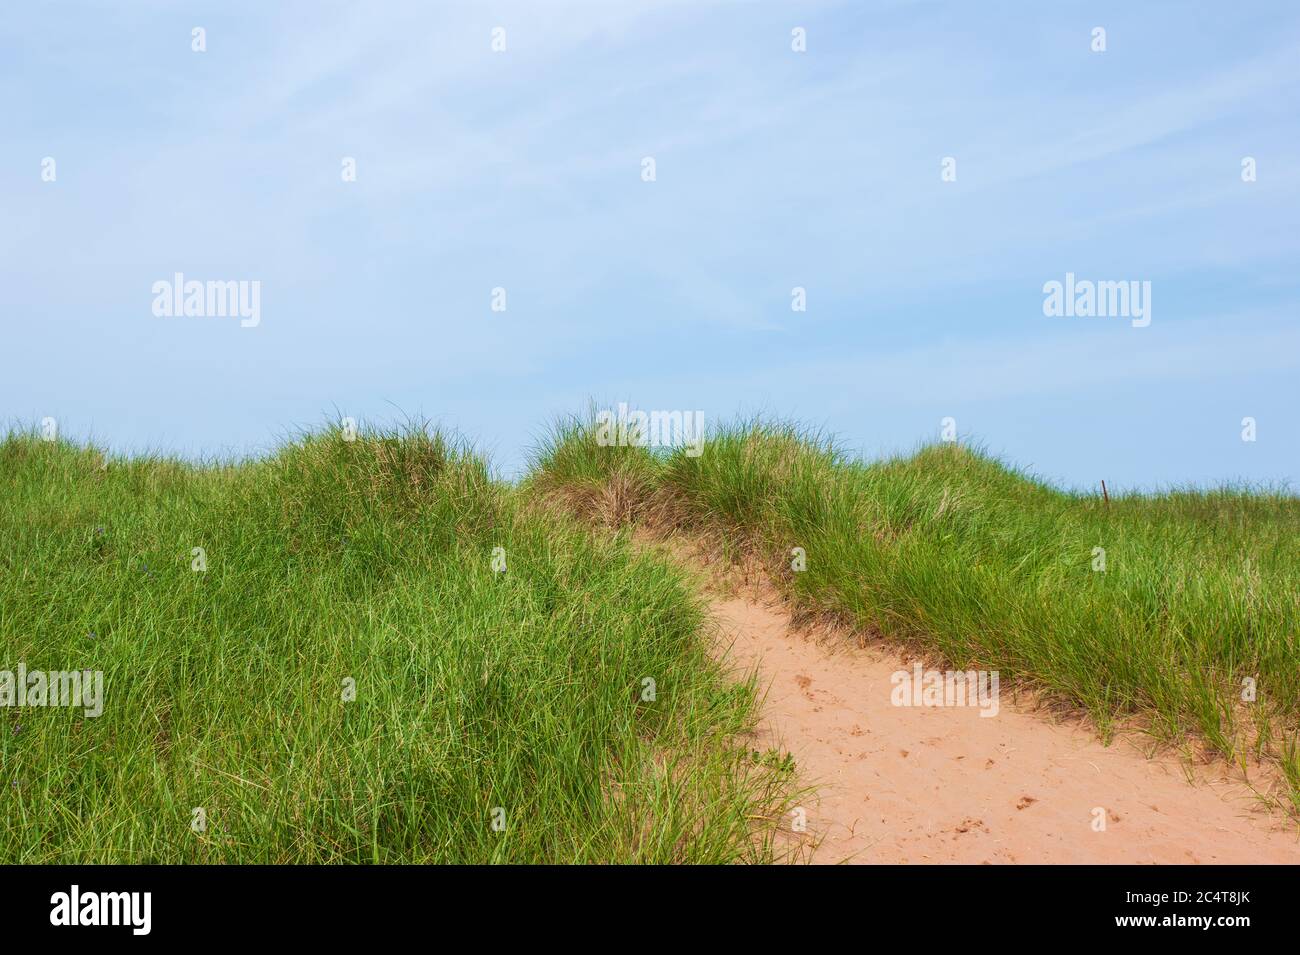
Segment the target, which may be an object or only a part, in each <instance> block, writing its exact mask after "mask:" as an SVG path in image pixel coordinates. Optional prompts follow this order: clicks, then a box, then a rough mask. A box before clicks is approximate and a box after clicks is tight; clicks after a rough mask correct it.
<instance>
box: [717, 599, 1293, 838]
mask: <svg viewBox="0 0 1300 955" xmlns="http://www.w3.org/2000/svg"><path fill="white" fill-rule="evenodd" d="M713 609H714V613H715V616H716V618H717V620H718V623H719V626H720V634H719V636H720V639H721V641H722V645H723V646H722V648H723V649H726V650H729V652H730V658H731V660H732V661H733V662H734V663H737V664H739V665H741V666H742V667H746V668H749V667H753V666H757V667H758V669H759V672H760V674H761V679H762V682H763V684H764V685H766V686H768V687H769V690H768V696H767V701H766V705H765V707H764V719H763V724H762V725H761V726H760V728H759V738H758V739H756V740H754V745H755V748H757V749H760V750H761V749H766V748H768V747H777V748H779V749H782V750H788V751H789V752H791V753H792V754H793V755H794V757H795V759H796V761H797V765H798V770H799V773H800V777H801V778H802V779H803V780H805V781H807V782H810V783H815V784H817V786H818V795H817V797H816V798H815V800H813V801H812V802H811V804H809V805H807V806H805V807H804V808H805V809H806V811H807V829H808V833H809V836H805V837H796V836H791V837H790V838H803V839H809V838H820V839H821V843H820V845H819V847H818V848H817V849H816V851H815V852H814V854H813V857H812V858H813V861H815V862H823V863H831V862H840V861H850V862H909V863H936V862H961V863H983V862H990V863H1001V862H1024V863H1030V862H1056V863H1071V862H1072V863H1152V862H1157V863H1300V835H1297V827H1296V826H1295V825H1294V824H1289V823H1287V822H1286V820H1285V819H1283V818H1281V817H1279V816H1278V815H1275V814H1271V813H1269V812H1267V811H1266V810H1264V809H1263V808H1262V807H1261V804H1260V801H1259V799H1258V797H1257V796H1256V795H1255V794H1254V793H1252V792H1251V790H1250V789H1249V788H1248V787H1247V786H1246V785H1245V784H1244V783H1243V782H1241V781H1240V780H1239V779H1234V778H1232V777H1231V775H1230V774H1231V770H1230V768H1229V767H1228V766H1226V765H1223V764H1221V765H1215V766H1208V767H1205V766H1197V767H1195V769H1194V770H1193V769H1191V768H1190V767H1189V766H1188V764H1187V762H1186V761H1185V760H1182V759H1180V758H1178V757H1177V756H1176V755H1166V756H1160V757H1157V758H1155V759H1147V758H1146V757H1145V756H1144V755H1143V754H1142V753H1141V752H1139V751H1138V749H1137V748H1136V746H1134V745H1133V744H1132V743H1130V742H1125V741H1123V740H1121V741H1117V742H1116V743H1114V744H1113V745H1111V746H1110V747H1106V746H1103V745H1102V744H1101V743H1100V742H1098V740H1097V738H1096V736H1095V734H1094V733H1092V732H1091V731H1090V730H1088V729H1087V728H1085V727H1079V726H1070V725H1063V724H1055V723H1052V722H1051V721H1050V720H1049V719H1048V718H1047V717H1046V716H1044V715H1042V714H1037V713H1030V712H1024V711H1018V710H1017V709H1016V708H1015V706H1014V705H1013V704H1012V702H1011V697H1012V694H1011V692H1010V691H1009V689H1008V688H1006V687H1003V688H1002V692H1001V705H1000V710H999V713H998V715H997V716H995V717H981V716H980V715H979V710H978V709H976V708H973V707H942V708H940V707H904V706H894V705H892V703H891V702H890V692H891V690H892V688H893V687H892V684H891V681H890V676H891V674H893V673H894V672H895V671H897V670H900V669H906V670H910V669H911V665H910V664H909V663H907V662H905V661H904V658H903V657H902V656H901V655H898V654H897V653H895V652H893V651H892V650H891V649H890V648H887V647H881V646H878V645H874V644H873V645H871V646H869V647H868V648H867V649H858V648H855V647H853V646H851V645H845V644H844V641H842V640H841V641H839V642H838V645H837V644H836V642H835V641H834V640H830V641H826V640H823V641H819V640H817V639H816V638H815V637H812V636H809V635H808V634H807V633H800V632H797V631H795V630H793V629H792V628H791V625H790V624H791V621H790V616H789V614H788V613H787V612H786V611H785V609H784V608H783V607H782V606H780V604H779V603H777V602H776V601H771V602H770V603H763V602H759V601H758V600H757V599H755V598H748V597H717V598H715V599H714V602H713ZM1189 773H1190V774H1191V775H1192V776H1193V777H1194V779H1193V780H1192V781H1190V782H1189V779H1188V775H1189ZM1237 775H1238V776H1239V775H1240V774H1239V773H1238V774H1237ZM1099 807H1100V808H1101V809H1104V811H1105V816H1106V825H1105V831H1101V832H1099V831H1096V830H1095V829H1094V818H1095V816H1094V809H1097V808H1099ZM787 825H789V822H788V821H787Z"/></svg>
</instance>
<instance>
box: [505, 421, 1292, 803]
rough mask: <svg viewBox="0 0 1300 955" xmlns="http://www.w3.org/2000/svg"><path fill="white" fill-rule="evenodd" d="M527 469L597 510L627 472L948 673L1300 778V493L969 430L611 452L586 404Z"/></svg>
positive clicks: (786, 433)
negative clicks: (970, 438)
mask: <svg viewBox="0 0 1300 955" xmlns="http://www.w3.org/2000/svg"><path fill="white" fill-rule="evenodd" d="M530 482H531V484H532V485H533V486H535V487H536V488H538V489H539V490H540V491H542V492H543V493H547V494H552V495H555V494H559V495H561V496H563V497H565V498H566V500H567V502H569V503H573V502H578V503H579V504H580V505H584V506H585V507H587V508H588V509H598V508H599V505H600V503H601V502H602V501H603V500H605V499H606V498H608V496H609V495H608V494H607V493H603V492H602V490H601V488H602V486H607V485H611V484H612V485H617V486H619V487H622V488H624V489H626V490H627V493H629V494H635V495H640V497H641V500H640V501H637V502H632V503H624V504H623V505H621V511H622V512H623V513H625V514H632V515H636V514H639V513H647V514H652V515H657V516H658V517H660V518H663V519H666V520H668V522H669V523H670V524H671V525H673V526H680V527H685V528H688V529H691V530H694V531H704V532H709V533H711V534H712V536H713V537H714V539H715V540H719V541H721V542H722V543H723V545H724V546H725V547H728V548H730V549H731V550H732V551H744V552H748V553H756V554H758V555H761V557H763V558H765V559H766V561H767V563H768V566H769V567H770V568H771V569H772V571H773V574H774V577H775V579H776V580H777V582H778V584H779V585H780V586H781V587H783V588H784V590H785V591H786V593H787V594H788V596H789V597H790V598H791V599H792V600H793V601H794V602H795V603H797V604H798V605H799V606H800V607H802V608H804V609H807V610H809V611H812V612H825V613H830V614H833V615H835V616H837V617H839V618H841V619H844V620H847V621H848V622H850V623H852V624H853V625H855V626H858V627H860V628H863V629H872V630H878V631H879V632H882V633H883V634H884V635H886V636H887V637H891V638H895V639H898V640H900V641H906V642H907V643H909V644H910V645H912V646H916V647H919V648H923V649H925V650H928V651H929V652H931V653H932V654H936V653H937V654H939V655H941V656H942V657H943V658H944V659H946V660H947V661H949V662H950V663H951V664H952V665H953V666H954V667H955V668H959V669H997V670H1000V671H1001V673H1002V676H1003V679H1012V678H1015V679H1019V680H1021V681H1024V682H1025V683H1028V684H1032V685H1034V686H1035V687H1037V688H1039V689H1040V690H1042V691H1045V692H1046V693H1047V694H1048V695H1049V696H1050V697H1052V698H1055V699H1057V700H1060V701H1065V702H1068V703H1070V704H1072V705H1075V706H1078V707H1082V708H1085V709H1086V710H1087V711H1088V712H1089V713H1090V714H1091V716H1092V717H1093V718H1094V719H1095V720H1096V722H1097V724H1098V726H1099V728H1100V731H1101V733H1102V735H1103V736H1109V735H1110V734H1111V733H1112V732H1113V729H1114V727H1115V722H1116V720H1119V719H1123V718H1127V717H1132V716H1139V717H1141V718H1142V721H1143V722H1144V724H1145V725H1146V726H1147V728H1149V729H1150V730H1151V731H1152V732H1154V733H1155V734H1157V735H1158V736H1160V737H1162V738H1166V739H1187V738H1196V739H1203V740H1206V741H1208V742H1209V743H1210V744H1211V745H1212V746H1213V747H1215V748H1217V749H1218V750H1219V751H1220V752H1222V753H1223V754H1225V755H1229V756H1243V755H1245V754H1247V753H1250V752H1252V751H1254V752H1262V753H1266V754H1268V755H1269V756H1270V757H1271V758H1274V759H1277V760H1278V761H1279V762H1280V763H1281V764H1282V768H1283V769H1284V771H1286V772H1287V774H1288V775H1289V776H1290V777H1291V779H1292V782H1293V785H1294V784H1295V783H1296V781H1297V780H1300V770H1297V769H1296V766H1297V765H1300V763H1298V762H1297V758H1296V755H1295V754H1296V751H1297V749H1296V741H1295V740H1296V737H1295V731H1296V727H1297V724H1298V723H1300V499H1297V498H1296V497H1293V496H1287V495H1285V494H1282V493H1276V492H1271V491H1250V490H1244V489H1220V490H1207V491H1196V490H1177V491H1173V492H1170V493H1165V494H1158V495H1137V494H1133V495H1125V496H1120V497H1112V498H1111V499H1110V502H1109V503H1108V504H1107V503H1105V502H1104V501H1103V500H1102V498H1101V495H1100V494H1097V495H1095V496H1093V495H1082V494H1077V493H1067V492H1064V491H1061V490H1058V489H1055V488H1053V487H1050V486H1047V485H1045V484H1043V483H1041V482H1038V481H1036V480H1033V479H1031V478H1029V477H1027V476H1025V475H1023V474H1020V473H1017V472H1016V471H1014V470H1011V469H1009V468H1007V467H1005V466H1004V465H1002V464H1001V463H999V462H997V461H995V460H992V459H990V458H989V457H987V456H985V455H983V454H981V453H978V452H976V451H971V450H968V449H966V448H963V447H959V446H955V445H938V446H931V447H926V448H923V449H921V450H920V451H918V452H917V453H915V454H913V455H910V456H906V457H898V458H894V459H891V460H886V461H880V462H876V463H865V462H862V461H858V460H854V459H851V458H850V457H848V456H846V455H844V454H842V453H840V452H838V451H837V450H836V449H835V448H834V447H833V446H832V445H831V444H830V443H829V442H828V441H826V440H825V439H823V438H822V437H820V436H818V435H815V434H809V433H806V432H804V431H802V430H800V429H798V428H796V427H791V426H785V425H780V424H775V425H774V424H765V423H761V422H742V423H740V424H737V425H734V426H731V427H727V428H724V429H721V430H720V431H719V432H718V433H716V434H714V435H712V436H711V437H710V439H709V440H708V442H707V443H706V445H705V447H704V450H703V453H702V454H701V455H700V456H698V457H690V456H687V455H686V454H685V453H683V452H682V451H680V450H679V451H675V452H662V451H659V452H651V451H647V450H644V449H638V448H612V447H601V446H599V445H598V443H597V442H596V440H595V435H594V431H593V430H592V425H591V422H590V421H589V420H585V419H571V420H569V421H566V422H564V423H562V424H561V426H560V427H558V428H557V429H556V430H555V432H554V434H553V435H552V437H551V439H550V440H549V441H547V442H546V443H545V444H544V445H543V446H542V447H541V448H540V449H539V451H538V452H537V455H536V460H535V473H534V475H533V476H532V477H531V479H530ZM580 509H581V508H580ZM795 547H802V548H803V549H804V550H805V552H806V555H807V558H806V559H807V569H806V570H805V571H803V572H795V571H794V570H792V560H793V558H792V557H791V550H792V548H795ZM1094 548H1103V549H1104V551H1105V570H1104V572H1102V571H1100V570H1095V569H1094V561H1095V559H1096V557H1097V556H1099V555H1097V554H1096V553H1095V552H1094ZM1098 566H1099V565H1098ZM1246 678H1251V679H1254V680H1255V681H1256V700H1255V702H1253V703H1247V702H1244V701H1243V700H1242V691H1243V680H1245V679H1246Z"/></svg>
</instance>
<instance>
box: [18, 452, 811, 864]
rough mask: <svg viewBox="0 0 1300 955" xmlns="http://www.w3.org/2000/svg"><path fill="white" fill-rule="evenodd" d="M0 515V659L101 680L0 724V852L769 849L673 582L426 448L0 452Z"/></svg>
mask: <svg viewBox="0 0 1300 955" xmlns="http://www.w3.org/2000/svg"><path fill="white" fill-rule="evenodd" d="M0 499H2V500H3V506H2V507H0V669H9V670H15V669H16V668H17V666H18V664H20V663H23V664H25V665H26V667H27V668H28V669H29V670H32V669H45V670H80V669H82V668H89V669H92V670H101V671H103V673H104V680H105V694H104V711H103V714H102V715H101V716H99V717H97V718H92V717H88V716H86V715H85V714H84V713H83V711H82V710H81V709H79V708H78V709H68V708H6V709H0V862H3V863H54V862H64V863H67V862H105V863H107V862H128V863H137V862H138V863H155V862H166V863H171V862H241V863H243V862H267V863H272V862H301V863H315V862H410V863H423V862H470V863H484V862H525V863H533V862H733V861H744V860H752V861H764V860H766V859H769V858H771V857H772V853H773V847H772V841H771V829H772V827H771V826H770V825H768V824H767V821H768V820H771V819H772V818H774V817H775V816H776V815H778V814H780V813H781V812H782V811H784V809H785V805H786V803H785V800H786V799H787V798H788V797H789V795H790V793H791V791H792V789H791V786H792V780H791V778H790V774H789V773H788V772H775V771H772V770H771V769H766V768H764V767H763V766H762V765H760V764H759V763H758V762H756V761H755V760H754V759H753V757H752V754H749V753H747V752H746V751H745V750H743V749H742V748H740V747H739V746H738V745H737V743H736V740H737V738H738V734H740V733H742V732H744V731H745V730H746V729H747V728H748V727H750V726H751V725H752V722H753V720H754V718H755V687H754V685H753V682H752V680H749V681H747V680H744V679H740V680H737V679H735V678H734V677H732V676H729V675H728V674H726V673H724V672H723V670H722V669H721V668H720V667H719V665H717V664H716V663H714V662H713V661H711V660H710V658H709V657H708V655H707V654H706V653H705V650H704V641H703V640H702V639H701V633H702V630H701V628H702V627H703V626H704V621H705V618H704V612H703V609H702V607H701V605H700V603H699V602H698V599H697V598H696V597H695V596H694V595H693V594H692V593H691V591H690V590H689V588H688V586H687V584H686V583H685V581H684V579H683V577H682V576H681V574H680V572H679V571H678V570H677V569H675V568H673V567H672V566H670V565H668V564H666V563H665V562H663V561H662V560H661V559H657V558H654V557H651V556H646V555H639V554H637V553H636V552H635V551H633V550H632V549H631V547H630V546H629V544H628V542H627V541H626V540H625V539H623V538H621V537H617V536H616V537H613V538H605V539H596V538H593V536H592V535H591V534H589V533H588V532H586V531H585V530H584V529H583V528H581V527H579V526H578V525H577V524H576V522H573V521H572V520H571V519H570V518H568V517H567V516H561V515H557V514H555V513H553V512H551V511H548V510H546V509H544V508H541V507H539V506H537V504H536V502H535V501H533V500H532V499H531V498H530V496H529V495H525V494H523V493H520V492H519V491H518V490H517V489H514V488H511V487H508V486H505V485H502V484H500V483H498V482H495V481H494V480H492V479H491V477H490V475H489V471H488V468H487V466H486V465H485V463H484V462H483V461H482V460H480V459H479V458H478V457H476V456H475V455H474V454H473V453H471V452H470V451H469V450H467V449H466V448H464V447H462V446H460V445H459V444H457V443H456V442H454V441H450V440H448V439H445V438H443V437H441V436H439V435H430V434H428V433H426V432H425V431H424V430H423V429H421V428H414V429H409V430H407V431H406V432H404V433H401V434H364V435H362V436H361V437H360V438H358V439H357V440H356V441H352V442H349V441H345V440H343V437H342V435H341V434H340V432H338V431H337V430H328V431H325V432H323V433H319V434H315V435H309V436H305V437H303V438H302V439H300V440H298V441H295V442H293V443H291V444H289V445H287V446H285V447H284V448H283V449H281V450H280V451H279V452H278V453H276V454H274V455H273V456H271V457H269V458H267V459H264V460H257V461H246V462H240V463H235V464H221V465H218V464H212V465H206V466H194V465H188V464H184V463H179V462H176V461H171V460H165V459H157V458H138V459H130V460H127V459H113V460H106V459H105V458H104V457H103V456H102V455H101V454H100V453H99V452H98V451H96V450H95V449H93V448H90V447H78V446H73V445H70V444H67V443H46V442H43V441H40V440H39V439H37V437H36V436H35V435H33V434H30V433H11V434H10V435H9V436H8V437H7V438H6V439H5V440H4V441H3V443H2V444H0ZM196 547H202V548H203V549H204V551H205V553H206V566H207V569H206V571H196V570H194V569H192V562H193V561H194V557H193V556H192V552H193V549H194V548H196ZM495 547H502V548H504V550H505V558H506V571H505V572H504V573H495V572H494V571H493V568H492V553H493V548H495ZM646 678H650V679H653V680H654V681H655V684H656V694H655V699H654V700H653V701H646V700H643V699H642V695H643V687H644V686H645V684H644V682H643V681H644V680H645V679H646ZM348 679H350V680H352V681H355V699H354V700H350V701H345V700H344V695H345V693H344V689H345V680H348ZM497 807H501V808H502V809H504V821H505V828H504V831H496V830H495V829H494V828H493V821H494V815H493V811H494V809H496V808H497ZM196 808H202V809H203V810H204V812H205V814H206V829H205V831H202V832H196V831H194V828H193V827H192V823H193V822H194V820H195V815H194V810H195V809H196Z"/></svg>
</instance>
